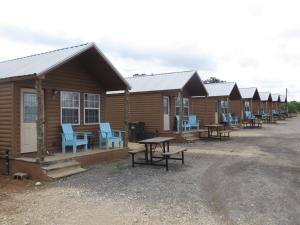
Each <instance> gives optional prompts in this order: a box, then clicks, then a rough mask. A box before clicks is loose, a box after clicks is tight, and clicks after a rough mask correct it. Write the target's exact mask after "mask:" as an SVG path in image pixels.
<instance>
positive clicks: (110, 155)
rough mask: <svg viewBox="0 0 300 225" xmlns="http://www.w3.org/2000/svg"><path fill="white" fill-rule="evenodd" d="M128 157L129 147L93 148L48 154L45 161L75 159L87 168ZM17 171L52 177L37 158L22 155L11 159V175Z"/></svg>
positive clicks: (31, 175)
mask: <svg viewBox="0 0 300 225" xmlns="http://www.w3.org/2000/svg"><path fill="white" fill-rule="evenodd" d="M126 157H128V148H122V149H113V150H91V151H88V152H84V153H83V152H81V153H78V154H77V153H76V154H71V153H66V154H57V156H56V155H54V156H46V157H45V163H53V162H56V161H57V162H59V161H65V160H75V161H77V162H79V163H80V165H81V167H83V168H86V167H88V166H91V165H95V164H99V163H102V162H105V163H106V162H111V161H114V160H119V159H124V158H126ZM17 172H23V173H27V174H28V175H29V178H30V179H33V180H43V181H50V180H52V179H51V178H50V177H48V176H47V174H46V173H45V172H44V170H43V169H42V164H40V163H38V162H37V161H36V159H35V158H30V157H20V158H16V159H12V160H10V175H13V174H14V173H17Z"/></svg>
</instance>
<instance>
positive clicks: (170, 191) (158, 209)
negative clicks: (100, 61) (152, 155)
mask: <svg viewBox="0 0 300 225" xmlns="http://www.w3.org/2000/svg"><path fill="white" fill-rule="evenodd" d="M299 126H300V118H293V119H289V120H287V121H284V122H280V123H278V124H272V125H265V126H264V128H263V129H259V130H258V129H255V130H254V129H253V130H252V129H243V130H241V131H236V132H234V133H233V138H232V139H231V140H229V141H223V142H219V141H200V142H197V143H194V144H191V145H189V146H188V147H189V151H188V152H187V154H186V164H185V165H183V166H182V165H181V164H180V163H179V162H175V163H172V164H171V166H170V171H169V172H165V170H164V169H163V168H160V167H159V168H157V167H154V168H153V167H148V166H138V167H136V168H131V167H130V163H129V160H121V161H117V162H114V163H110V164H102V165H97V166H93V167H91V168H90V169H89V171H88V172H85V173H82V174H79V175H75V176H72V177H68V178H66V179H63V180H59V181H56V182H53V183H48V184H44V185H43V186H42V187H34V188H31V189H26V190H25V191H17V192H13V193H10V192H7V191H3V190H2V189H1V188H0V208H1V210H0V224H36V225H43V224H60V225H61V224H105V225H106V224H156V225H157V224H205V225H210V224H257V225H262V224H263V225H268V224H270V225H273V224H278V225H285V224H291V225H297V224H299V225H300V142H299V134H300V130H299Z"/></svg>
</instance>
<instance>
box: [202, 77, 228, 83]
mask: <svg viewBox="0 0 300 225" xmlns="http://www.w3.org/2000/svg"><path fill="white" fill-rule="evenodd" d="M225 82H226V81H224V80H221V79H219V78H216V77H210V78H209V79H206V80H204V81H203V83H204V84H212V83H225Z"/></svg>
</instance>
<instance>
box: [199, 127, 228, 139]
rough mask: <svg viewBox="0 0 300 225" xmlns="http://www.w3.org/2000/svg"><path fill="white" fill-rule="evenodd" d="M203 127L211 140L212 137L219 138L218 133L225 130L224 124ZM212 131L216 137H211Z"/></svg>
mask: <svg viewBox="0 0 300 225" xmlns="http://www.w3.org/2000/svg"><path fill="white" fill-rule="evenodd" d="M204 127H207V132H208V135H207V137H208V138H212V137H219V132H220V130H221V129H223V130H225V125H224V124H207V125H204ZM213 131H216V132H217V135H213Z"/></svg>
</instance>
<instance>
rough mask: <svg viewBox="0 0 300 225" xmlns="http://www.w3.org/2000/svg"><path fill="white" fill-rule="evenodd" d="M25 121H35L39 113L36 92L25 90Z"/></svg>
mask: <svg viewBox="0 0 300 225" xmlns="http://www.w3.org/2000/svg"><path fill="white" fill-rule="evenodd" d="M23 101H24V103H23V122H24V123H35V122H36V114H37V99H36V94H34V93H28V92H25V93H24V95H23Z"/></svg>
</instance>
